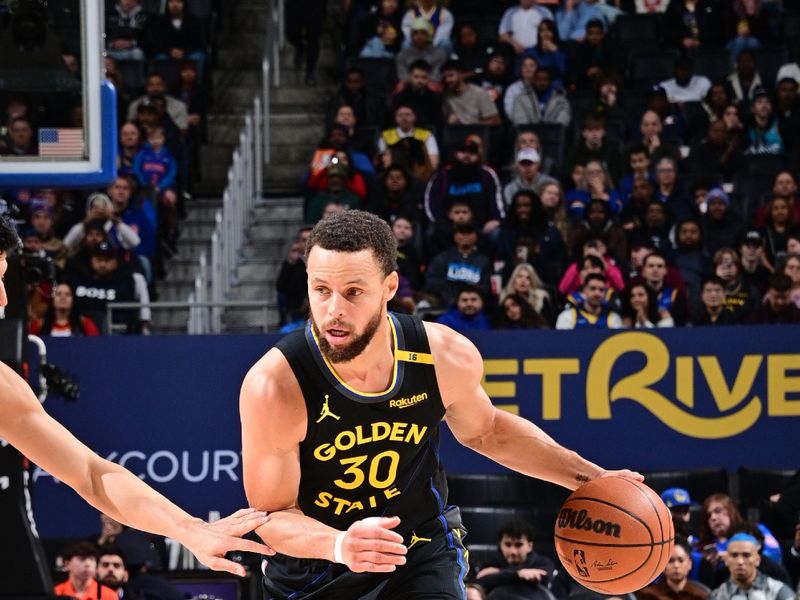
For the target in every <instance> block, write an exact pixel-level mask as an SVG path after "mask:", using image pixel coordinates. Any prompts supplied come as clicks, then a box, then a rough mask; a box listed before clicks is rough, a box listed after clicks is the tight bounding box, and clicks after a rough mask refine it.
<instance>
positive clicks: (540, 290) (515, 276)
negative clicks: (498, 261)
mask: <svg viewBox="0 0 800 600" xmlns="http://www.w3.org/2000/svg"><path fill="white" fill-rule="evenodd" d="M511 294H519V295H520V296H522V297H523V298H524V299H525V300H527V301H528V304H530V305H531V306H532V307H533V310H535V311H536V312H537V313H538V314H540V315H541V316H542V317H544V319H545V320H546V321H547V322H548V323H552V322H553V317H554V316H555V315H554V313H553V303H552V301H551V299H550V293H549V292H548V291H547V289H546V288H545V286H544V284H543V283H542V280H541V279H540V278H539V275H538V273H536V269H534V268H533V267H532V266H531V265H529V264H528V263H521V264H519V265H517V266H516V267H515V268H514V270H513V271H512V272H511V277H509V278H508V283H506V285H505V287H504V288H503V290H502V291H501V292H500V304H502V303H503V301H504V300H505V299H506V297H507V296H510V295H511Z"/></svg>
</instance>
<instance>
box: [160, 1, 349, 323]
mask: <svg viewBox="0 0 800 600" xmlns="http://www.w3.org/2000/svg"><path fill="white" fill-rule="evenodd" d="M267 17H268V12H267V7H266V3H264V2H259V1H258V0H242V1H240V2H237V3H236V4H235V6H234V7H233V8H232V10H231V14H230V15H228V16H227V18H226V19H225V20H224V22H223V31H221V32H220V34H219V37H218V46H217V47H218V52H217V59H216V64H215V66H214V68H213V71H212V74H211V76H212V78H213V79H212V81H213V102H212V104H211V109H210V112H209V114H208V117H207V118H208V125H207V140H206V143H205V144H204V145H203V146H202V147H201V149H200V169H199V171H200V177H201V180H200V181H199V182H198V183H197V184H196V186H195V192H196V199H195V200H193V201H191V202H190V204H189V206H188V215H187V219H186V220H185V221H183V224H182V233H181V239H180V242H179V254H178V256H176V257H174V258H173V259H172V260H171V261H170V262H169V263H168V265H167V269H168V274H167V279H166V280H165V281H163V282H160V283H159V293H160V297H159V299H160V300H185V299H186V298H187V297H188V295H189V294H190V293H191V291H192V290H193V284H194V277H195V275H196V269H197V261H198V258H199V256H200V253H201V252H203V251H204V250H205V251H206V253H207V256H210V237H211V234H212V232H213V230H214V214H215V212H216V210H217V209H218V208H219V207H221V205H222V201H221V197H222V192H223V190H224V187H225V184H226V182H227V173H228V167H229V166H230V163H231V156H232V154H233V150H234V148H235V146H236V144H238V140H239V131H240V130H241V128H242V126H243V125H244V115H245V114H246V113H247V111H248V110H250V109H251V107H252V102H253V97H254V96H255V95H256V94H257V93H259V91H260V89H261V59H262V57H263V54H264V41H265V32H264V30H265V25H266V22H267ZM329 29H330V28H329ZM336 47H337V44H336V42H335V41H334V40H333V39H332V38H331V37H330V36H329V35H328V34H325V35H324V37H323V41H322V54H321V57H320V64H319V68H318V74H317V79H318V84H317V85H316V86H307V85H306V84H305V74H304V72H303V70H302V69H296V68H295V67H294V51H293V49H292V47H291V45H290V44H288V43H287V44H286V47H285V48H284V49H283V50H282V51H281V56H280V61H281V68H280V76H281V81H280V86H279V87H277V88H272V90H271V106H270V112H271V116H270V128H271V161H270V164H268V165H266V166H265V168H264V195H265V197H264V199H263V200H262V201H261V202H259V204H258V206H257V208H256V209H255V210H254V211H253V214H252V215H251V221H250V223H249V225H248V227H247V231H246V240H245V244H244V246H243V248H242V250H241V258H240V262H239V265H238V266H237V269H236V271H237V283H236V284H235V285H234V288H233V289H232V291H231V294H230V297H229V299H230V300H266V301H267V302H268V303H270V304H275V302H276V301H277V300H276V298H277V297H276V292H275V279H276V278H277V275H278V271H279V270H280V266H281V263H282V262H283V259H284V257H285V256H286V253H287V251H288V248H289V246H290V245H291V242H292V241H293V239H294V237H295V236H296V234H297V231H298V229H299V227H300V226H301V225H302V223H303V199H302V196H301V193H302V188H301V179H302V177H303V175H304V174H305V172H306V170H307V167H308V161H309V159H310V157H311V154H312V153H313V150H314V148H315V147H316V146H317V143H318V142H319V140H320V139H322V137H323V135H324V128H325V108H326V106H327V103H328V101H329V98H330V97H331V96H332V95H333V93H334V90H335V89H336V85H337V83H338V81H339V80H340V78H341V73H340V71H339V64H340V63H339V52H338V51H337V50H336ZM162 290H163V291H162ZM187 319H188V311H176V312H172V313H167V312H165V313H162V314H160V315H159V314H156V313H154V315H153V331H154V332H157V333H173V332H174V333H179V332H181V331H185V330H186V322H187ZM278 322H279V314H278V311H277V310H276V309H270V310H269V311H267V312H266V313H265V312H264V311H263V310H257V309H252V310H251V309H229V310H227V311H226V312H225V314H224V317H223V323H224V330H225V331H226V332H230V333H234V332H242V333H243V332H260V331H265V330H270V331H272V330H276V329H277V327H278Z"/></svg>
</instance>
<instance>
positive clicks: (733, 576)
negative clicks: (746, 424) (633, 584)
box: [465, 476, 800, 600]
mask: <svg viewBox="0 0 800 600" xmlns="http://www.w3.org/2000/svg"><path fill="white" fill-rule="evenodd" d="M799 491H800V486H799V484H798V478H797V476H795V478H794V482H793V483H791V484H790V485H789V486H788V487H787V488H786V489H784V490H783V491H782V493H780V494H775V495H774V496H773V497H772V498H770V499H769V500H767V499H766V498H764V499H763V500H764V502H765V503H768V504H769V506H770V509H769V510H768V511H767V513H766V514H763V515H762V516H763V517H765V518H766V519H767V520H769V522H770V526H771V527H772V528H773V529H775V531H774V532H773V531H772V530H771V529H770V527H768V526H767V525H766V524H765V523H763V522H757V521H750V520H746V519H745V518H743V516H742V513H741V512H740V510H739V507H738V506H737V504H736V503H735V502H734V501H733V500H732V498H731V497H730V496H728V495H727V494H725V493H714V494H711V495H710V496H708V497H707V498H705V499H704V501H703V502H702V504H698V503H696V502H693V501H692V498H691V496H690V494H689V492H688V491H687V490H685V489H682V488H677V487H672V488H668V489H666V490H664V491H663V492H662V493H661V498H662V500H663V501H664V503H665V504H666V505H667V507H669V509H670V511H671V513H672V519H673V523H674V525H675V531H676V539H675V544H674V546H673V548H672V550H671V553H670V556H669V560H668V562H667V564H666V566H665V568H664V571H663V572H662V573H661V574H659V575H658V576H657V577H656V578H655V580H654V581H653V582H651V583H650V585H648V586H646V587H645V588H643V589H641V590H639V591H637V592H636V593H635V597H636V598H637V600H709V598H710V599H711V600H732V599H734V598H750V597H758V598H761V599H762V600H793V599H794V598H795V597H796V593H798V592H800V588H799V587H798V583H799V582H800V579H799V578H800V522H798V519H797V512H796V511H797V508H798V507H800V504H798V492H799ZM787 511H788V512H787ZM787 516H788V519H787V518H785V517H787ZM694 517H696V518H694ZM465 525H466V527H467V528H468V529H469V527H470V524H469V522H466V523H465ZM536 539H541V536H536V535H535V532H534V530H533V527H532V526H531V525H530V524H529V523H527V522H526V521H525V520H520V519H515V520H512V521H509V522H507V523H505V524H504V525H503V526H502V527H501V528H500V530H499V531H498V532H497V547H496V550H495V551H494V552H491V551H486V550H484V549H483V548H482V547H481V551H480V552H478V553H477V554H478V555H477V556H473V553H472V552H470V566H471V569H470V572H469V574H468V578H467V596H466V597H467V599H468V600H480V599H484V600H485V599H486V598H489V599H491V600H525V599H527V600H547V599H548V598H550V599H552V598H553V597H554V596H555V598H572V599H580V600H601V599H603V598H615V597H621V598H630V597H631V595H627V594H626V595H624V596H603V595H601V594H597V593H594V592H590V591H589V590H587V589H586V588H584V587H583V586H581V585H580V584H579V583H578V582H577V581H575V580H574V579H573V578H572V577H571V576H570V575H569V574H568V573H567V572H566V571H565V570H564V569H561V568H558V561H557V559H556V556H555V555H550V553H549V552H548V551H547V549H537V547H536V546H535V540H536ZM466 540H467V544H468V545H469V536H467V538H466ZM796 590H797V591H796Z"/></svg>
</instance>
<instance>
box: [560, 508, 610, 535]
mask: <svg viewBox="0 0 800 600" xmlns="http://www.w3.org/2000/svg"><path fill="white" fill-rule="evenodd" d="M558 526H559V527H560V528H562V529H582V530H584V531H594V532H595V533H602V534H604V535H608V536H613V537H616V538H618V537H619V536H620V533H621V532H622V525H620V524H619V523H612V522H611V521H604V520H603V519H593V518H592V517H591V516H589V512H588V511H586V510H579V511H576V510H572V509H571V508H562V509H561V512H560V513H559V514H558Z"/></svg>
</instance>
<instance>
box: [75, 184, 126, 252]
mask: <svg viewBox="0 0 800 600" xmlns="http://www.w3.org/2000/svg"><path fill="white" fill-rule="evenodd" d="M112 186H113V184H112ZM97 220H99V221H102V223H103V229H104V231H105V232H106V234H107V235H108V237H109V238H110V239H112V240H118V242H119V245H120V246H121V247H122V248H123V249H125V250H131V249H133V248H136V247H137V246H138V245H139V244H140V243H141V239H140V238H139V235H138V234H137V233H136V231H134V229H133V228H132V227H131V226H130V225H127V224H126V223H124V222H123V221H122V219H121V218H120V215H118V214H116V213H115V212H114V204H113V203H112V201H111V198H109V197H108V196H107V195H106V194H104V193H102V192H95V193H94V194H90V195H89V198H87V200H86V218H84V220H83V221H82V222H81V223H78V224H76V225H74V226H73V227H72V229H70V230H69V233H67V235H66V236H64V245H65V246H66V247H67V250H68V251H69V253H70V256H74V255H75V253H76V252H77V251H78V250H79V249H80V246H81V242H82V241H83V239H84V238H85V237H86V227H87V225H89V224H90V223H92V222H93V221H97Z"/></svg>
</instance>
